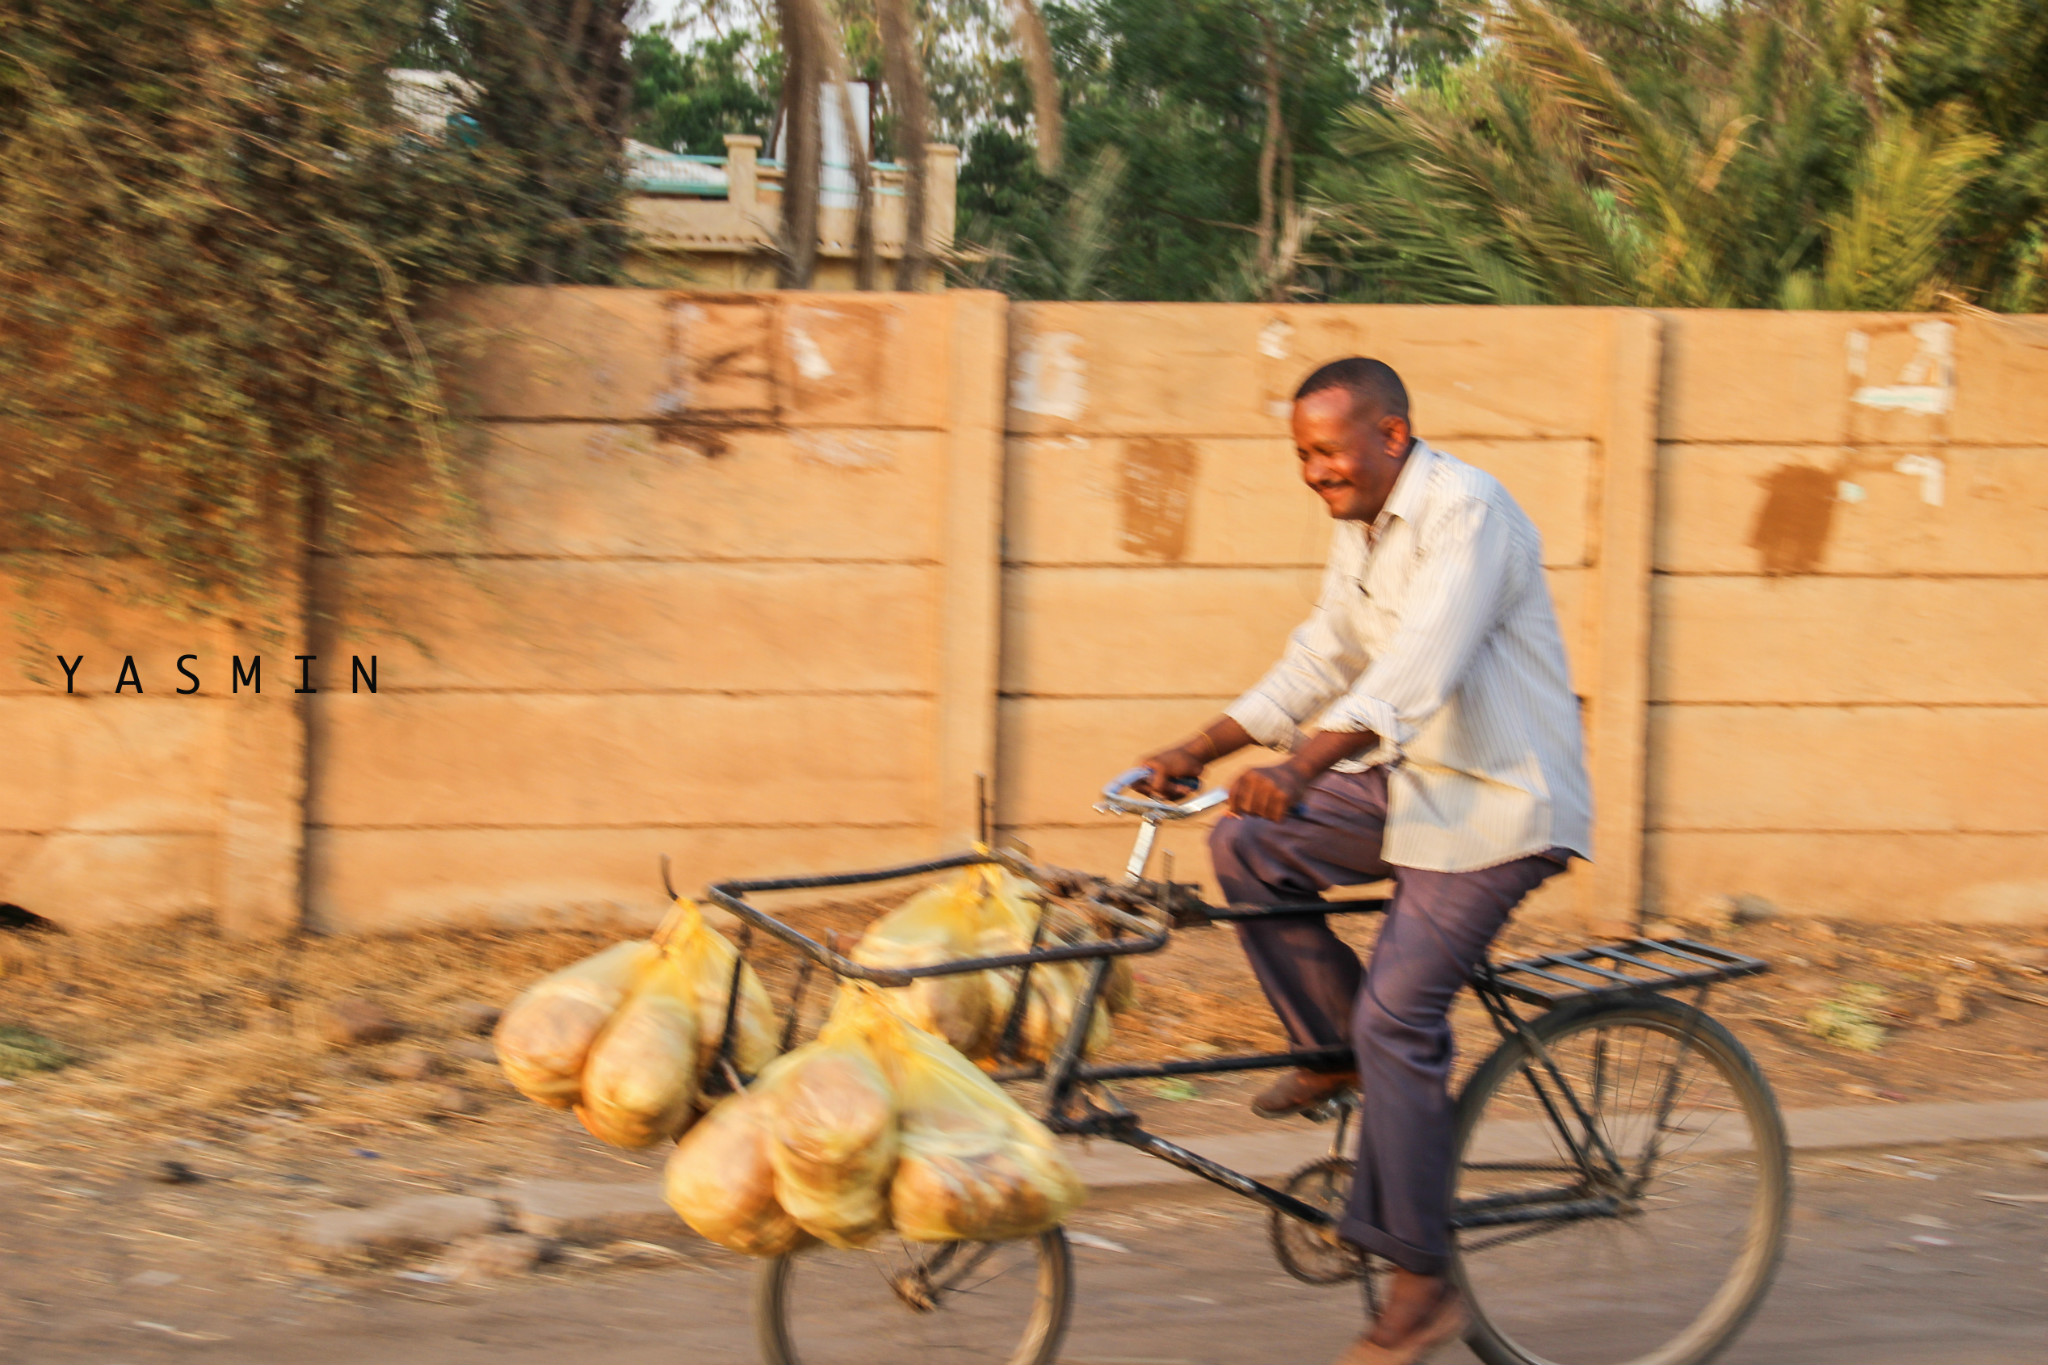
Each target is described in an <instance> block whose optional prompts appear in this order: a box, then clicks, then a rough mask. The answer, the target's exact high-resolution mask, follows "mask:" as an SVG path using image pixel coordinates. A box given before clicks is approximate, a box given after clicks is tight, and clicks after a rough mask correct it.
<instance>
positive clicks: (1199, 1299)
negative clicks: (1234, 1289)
mask: <svg viewBox="0 0 2048 1365" xmlns="http://www.w3.org/2000/svg"><path fill="white" fill-rule="evenodd" d="M1181 1297H1182V1298H1184V1299H1186V1300H1187V1301H1188V1302H1189V1303H1214V1302H1216V1300H1214V1299H1211V1298H1205V1297H1204V1296H1202V1295H1200V1294H1183V1295H1181Z"/></svg>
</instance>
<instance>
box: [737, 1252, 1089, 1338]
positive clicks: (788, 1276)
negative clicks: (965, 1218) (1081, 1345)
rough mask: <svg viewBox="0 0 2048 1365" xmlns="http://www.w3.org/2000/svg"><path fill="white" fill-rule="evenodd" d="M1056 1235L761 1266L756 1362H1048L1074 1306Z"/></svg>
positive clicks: (818, 1256)
mask: <svg viewBox="0 0 2048 1365" xmlns="http://www.w3.org/2000/svg"><path fill="white" fill-rule="evenodd" d="M1073 1280H1074V1262H1073V1254H1072V1252H1070V1251H1069V1250H1068V1248H1067V1239H1066V1235H1065V1234H1064V1233H1062V1232H1061V1231H1060V1230H1059V1229H1058V1228H1054V1229H1053V1230H1052V1231H1050V1232H1046V1233H1042V1234H1040V1235H1039V1236H1037V1237H1029V1238H1024V1239H1021V1240H1018V1241H1014V1242H947V1243H940V1244H932V1243H920V1242H906V1241H904V1240H903V1239H902V1238H900V1237H897V1236H896V1235H895V1234H894V1233H889V1234H885V1235H884V1236H883V1237H882V1238H881V1239H880V1240H878V1241H877V1242H875V1243H874V1244H873V1245H872V1246H868V1247H864V1248H861V1249H860V1250H857V1251H842V1250H839V1249H837V1248H834V1247H824V1246H820V1247H812V1248H809V1249H807V1250H804V1251H799V1252H797V1253H795V1254H794V1255H790V1256H782V1257H778V1258H776V1259H775V1260H773V1261H770V1262H768V1264H767V1265H765V1266H763V1267H762V1272H761V1279H760V1282H759V1286H758V1288H757V1290H756V1293H755V1299H754V1313H755V1332H756V1335H757V1337H758V1339H759V1342H760V1347H761V1358H762V1360H763V1361H765V1362H766V1365H924V1363H925V1362H935V1363H936V1362H961V1365H965V1362H968V1361H973V1362H976V1365H1052V1361H1053V1359H1054V1358H1055V1357H1056V1356H1057V1355H1058V1354H1059V1349H1060V1340H1061V1338H1062V1337H1064V1336H1065V1335H1066V1331H1067V1317H1068V1314H1069V1312H1070V1311H1071V1309H1072V1306H1073Z"/></svg>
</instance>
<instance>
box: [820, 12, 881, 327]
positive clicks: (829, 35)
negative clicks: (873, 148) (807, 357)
mask: <svg viewBox="0 0 2048 1365" xmlns="http://www.w3.org/2000/svg"><path fill="white" fill-rule="evenodd" d="M812 8H813V10H814V12H815V13H816V14H817V16H818V51H819V52H820V53H821V54H822V55H823V56H824V59H825V61H824V69H825V77H826V79H827V80H828V81H830V82H831V84H832V86H833V88H834V89H835V90H837V91H838V95H839V126H840V128H841V130H842V131H843V132H844V133H845V136H846V159H847V161H848V162H849V163H850V166H851V169H852V171H853V281H854V288H856V289H873V288H875V286H876V285H877V283H878V282H879V279H880V276H881V273H882V271H881V258H880V257H879V256H877V255H876V253H875V185H874V171H873V169H872V168H871V167H870V166H869V165H868V148H867V139H865V138H863V137H860V136H859V133H860V129H859V128H857V127H855V126H854V121H853V86H852V85H851V84H849V83H848V81H847V79H846V38H845V35H844V34H842V33H841V32H840V30H839V26H838V25H837V24H835V23H833V22H832V19H831V17H830V16H829V15H828V14H827V13H826V12H825V7H824V6H823V5H822V4H815V3H814V4H813V6H812ZM868 116H869V117H870V118H872V117H874V111H873V110H872V109H870V110H869V111H868Z"/></svg>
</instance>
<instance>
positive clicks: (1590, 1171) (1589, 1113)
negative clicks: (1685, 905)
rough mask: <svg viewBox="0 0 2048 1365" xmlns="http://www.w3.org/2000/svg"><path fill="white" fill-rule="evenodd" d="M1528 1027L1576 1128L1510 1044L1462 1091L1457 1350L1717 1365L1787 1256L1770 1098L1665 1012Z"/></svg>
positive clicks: (1676, 1008)
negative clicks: (1467, 1307)
mask: <svg viewBox="0 0 2048 1365" xmlns="http://www.w3.org/2000/svg"><path fill="white" fill-rule="evenodd" d="M1531 1031H1532V1032H1533V1033H1534V1034H1535V1035H1536V1037H1537V1039H1538V1041H1539V1042H1540V1043H1541V1050H1542V1052H1543V1053H1546V1054H1547V1055H1548V1057H1549V1059H1550V1061H1551V1062H1553V1063H1554V1064H1555V1066H1556V1068H1557V1071H1558V1073H1560V1075H1561V1076H1562V1077H1563V1080H1564V1082H1565V1087H1564V1090H1568V1091H1569V1092H1570V1093H1571V1094H1572V1095H1575V1096H1576V1097H1577V1100H1578V1105H1579V1106H1580V1107H1581V1108H1583V1110H1584V1111H1585V1112H1584V1114H1583V1115H1581V1114H1580V1113H1578V1112H1577V1110H1575V1109H1574V1107H1573V1106H1572V1104H1571V1102H1570V1100H1569V1099H1567V1098H1566V1097H1565V1093H1564V1090H1561V1089H1560V1087H1559V1086H1558V1085H1557V1083H1556V1081H1555V1079H1554V1078H1553V1077H1552V1076H1551V1074H1550V1072H1549V1070H1548V1068H1547V1067H1546V1066H1545V1064H1544V1062H1543V1059H1542V1057H1541V1056H1539V1055H1537V1054H1535V1053H1533V1052H1532V1051H1531V1050H1530V1049H1529V1048H1527V1047H1526V1046H1525V1045H1524V1044H1523V1043H1522V1042H1521V1040H1519V1039H1511V1040H1509V1041H1507V1042H1505V1043H1503V1044H1502V1045H1501V1047H1500V1048H1499V1049H1498V1050H1496V1051H1495V1052H1494V1054H1493V1055H1492V1056H1491V1057H1489V1058H1488V1059H1487V1060H1486V1061H1485V1062H1484V1063H1482V1064H1481V1065H1480V1067H1479V1069H1478V1070H1476V1071H1475V1072H1473V1074H1472V1078H1471V1080H1470V1081H1469V1082H1468V1083H1467V1084H1466V1086H1465V1089H1464V1091H1463V1092H1462V1093H1461V1094H1460V1096H1459V1100H1458V1152H1459V1170H1458V1177H1457V1181H1458V1184H1457V1197H1456V1206H1455V1210H1454V1219H1455V1220H1456V1221H1457V1222H1458V1223H1459V1225H1460V1227H1459V1231H1458V1234H1457V1262H1456V1269H1455V1272H1454V1273H1455V1274H1456V1276H1457V1278H1458V1281H1459V1283H1460V1284H1461V1285H1462V1286H1463V1287H1464V1289H1465V1291H1466V1294H1467V1297H1468V1299H1469V1301H1470V1304H1471V1308H1472V1319H1473V1328H1472V1332H1471V1334H1470V1336H1469V1337H1468V1338H1467V1340H1468V1341H1469V1343H1470V1344H1471V1346H1472V1349H1473V1350H1474V1351H1475V1352H1477V1353H1478V1355H1479V1357H1480V1358H1481V1359H1482V1360H1485V1361H1486V1362H1488V1365H1701V1362H1704V1361H1707V1360H1711V1359H1712V1358H1713V1357H1714V1356H1715V1355H1717V1354H1718V1353H1719V1352H1720V1351H1721V1350H1722V1349H1723V1348H1725V1347H1726V1346H1727V1345H1728V1343H1729V1342H1731V1341H1732V1340H1734V1338H1735V1336H1736V1334H1737V1333H1739V1332H1740V1331H1741V1330H1742V1327H1743V1325H1744V1324H1745V1323H1746V1322H1747V1321H1748V1320H1749V1317H1750V1315H1751V1314H1752V1313H1754V1312H1755V1311H1756V1308H1757V1306H1758V1304H1760V1303H1761V1302H1762V1300H1763V1296H1764V1293H1765V1291H1766V1290H1767V1289H1768V1288H1769V1287H1770V1282H1771V1277H1772V1275H1773V1274H1774V1273H1775V1271H1776V1269H1777V1264H1778V1259H1779V1256H1780V1254H1781V1253H1782V1250H1783V1247H1784V1239H1785V1218H1786V1212H1787V1208H1788V1206H1789V1203H1790V1193H1791V1161H1790V1149H1789V1147H1788V1146H1787V1143H1786V1140H1785V1128H1784V1122H1783V1119H1782V1118H1781V1117H1780V1115H1779V1113H1778V1106H1777V1101H1776V1100H1775V1099H1774V1098H1773V1097H1772V1094H1771V1089H1770V1085H1769V1083H1768V1082H1767V1081H1766V1080H1765V1079H1764V1077H1763V1074H1762V1073H1761V1072H1760V1071H1758V1070H1757V1066H1756V1063H1755V1061H1754V1060H1752V1059H1751V1057H1750V1055H1749V1053H1748V1052H1747V1051H1746V1050H1744V1048H1743V1046H1742V1045H1741V1044H1740V1043H1739V1042H1737V1041H1736V1040H1735V1038H1734V1036H1733V1035H1732V1034H1730V1033H1729V1032H1728V1031H1727V1030H1726V1029H1725V1028H1723V1027H1722V1026H1721V1025H1720V1024H1718V1023H1716V1022H1715V1021H1714V1020H1712V1019H1711V1018H1709V1017H1707V1016H1706V1015H1705V1014H1703V1013H1701V1012H1700V1011H1699V1010H1697V1009H1694V1008H1693V1007H1692V1006H1690V1005H1686V1004H1683V1003H1681V1002H1679V1001H1675V1000H1671V999H1667V998H1665V997H1662V996H1645V997H1632V998H1628V999H1624V1000H1618V1001H1614V1000H1607V1001H1603V1000H1589V1001H1585V1002H1583V1003H1581V1004H1578V1005H1567V1006H1564V1007H1561V1008H1560V1009H1558V1010H1555V1011H1553V1012H1551V1013H1550V1014H1548V1015H1545V1016H1544V1017H1542V1018H1541V1019H1538V1020H1536V1021H1535V1022H1534V1023H1533V1024H1532V1025H1531ZM1546 1099H1547V1100H1548V1102H1549V1106H1550V1107H1549V1108H1546V1105H1545V1100H1546ZM1553 1111H1554V1112H1555V1113H1556V1114H1557V1115H1558V1116H1559V1118H1560V1119H1561V1120H1562V1124H1560V1122H1559V1121H1558V1120H1556V1119H1553V1118H1552V1116H1551V1115H1552V1112H1553ZM1588 1121H1590V1127H1589V1124H1588ZM1566 1132H1570V1133H1571V1134H1572V1138H1573V1140H1572V1141H1567V1140H1566V1137H1565V1134H1566ZM1574 1144H1576V1145H1578V1146H1579V1147H1580V1148H1581V1149H1582V1150H1583V1151H1584V1152H1585V1153H1586V1155H1585V1156H1584V1157H1583V1158H1582V1157H1581V1156H1580V1155H1579V1154H1577V1153H1575V1152H1574V1151H1573V1146H1574ZM1546 1214H1548V1215H1550V1216H1546Z"/></svg>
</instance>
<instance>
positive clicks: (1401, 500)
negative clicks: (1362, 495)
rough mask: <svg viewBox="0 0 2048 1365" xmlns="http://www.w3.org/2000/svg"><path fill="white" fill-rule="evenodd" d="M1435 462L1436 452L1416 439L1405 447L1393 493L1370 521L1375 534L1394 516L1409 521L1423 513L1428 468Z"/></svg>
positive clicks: (1419, 438)
mask: <svg viewBox="0 0 2048 1365" xmlns="http://www.w3.org/2000/svg"><path fill="white" fill-rule="evenodd" d="M1435 463H1436V452H1435V451H1433V450H1431V449H1430V448H1429V446H1428V444H1427V443H1425V442H1424V441H1423V439H1422V438H1421V437H1419V436H1418V437H1416V438H1415V444H1414V445H1412V446H1410V447H1409V448H1408V458H1407V459H1406V460H1404V461H1403V462H1402V464H1401V473H1400V474H1399V475H1398V476H1397V477H1396V478H1395V479H1394V487H1393V489H1392V491H1390V492H1389V493H1388V494H1387V502H1386V505H1385V506H1384V507H1382V508H1380V514H1379V515H1378V516H1377V517H1374V518H1373V523H1372V525H1373V530H1374V531H1375V532H1378V531H1383V530H1385V529H1386V526H1387V523H1388V522H1389V521H1391V520H1393V519H1394V518H1395V517H1399V518H1400V519H1401V520H1403V521H1409V522H1412V521H1414V520H1415V519H1416V518H1417V517H1419V516H1420V515H1421V514H1422V499H1423V497H1424V495H1425V494H1426V493H1427V492H1428V490H1429V467H1430V466H1431V465H1432V464H1435Z"/></svg>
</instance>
